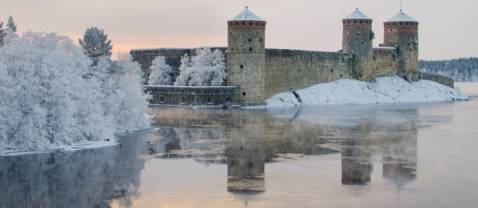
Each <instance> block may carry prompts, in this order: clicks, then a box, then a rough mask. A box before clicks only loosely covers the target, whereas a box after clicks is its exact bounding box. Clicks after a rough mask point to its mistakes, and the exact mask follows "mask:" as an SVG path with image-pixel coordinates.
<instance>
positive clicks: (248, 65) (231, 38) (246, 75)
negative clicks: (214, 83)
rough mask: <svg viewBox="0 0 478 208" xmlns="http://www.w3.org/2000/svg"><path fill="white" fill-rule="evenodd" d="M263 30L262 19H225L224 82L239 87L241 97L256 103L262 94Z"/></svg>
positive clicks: (263, 96)
mask: <svg viewBox="0 0 478 208" xmlns="http://www.w3.org/2000/svg"><path fill="white" fill-rule="evenodd" d="M265 30H266V22H263V21H229V22H228V38H227V39H228V44H227V45H228V49H227V73H228V74H227V79H226V84H227V85H238V86H241V90H242V92H241V96H242V97H241V99H242V100H243V101H244V102H248V103H260V102H262V101H263V100H264V99H265V98H266V97H265V92H264V90H265V70H264V69H265Z"/></svg>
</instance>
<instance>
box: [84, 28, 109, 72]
mask: <svg viewBox="0 0 478 208" xmlns="http://www.w3.org/2000/svg"><path fill="white" fill-rule="evenodd" d="M79 42H80V46H81V47H82V48H83V51H84V53H85V54H86V55H87V56H88V57H90V58H91V59H92V60H93V65H96V64H97V63H98V60H99V59H100V58H101V57H105V58H107V59H110V58H111V49H113V45H112V44H111V40H108V35H107V34H105V32H104V31H103V30H102V29H99V28H97V27H91V28H88V29H87V30H86V32H85V34H84V35H83V39H80V40H79Z"/></svg>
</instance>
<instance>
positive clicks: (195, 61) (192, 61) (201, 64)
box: [175, 48, 226, 86]
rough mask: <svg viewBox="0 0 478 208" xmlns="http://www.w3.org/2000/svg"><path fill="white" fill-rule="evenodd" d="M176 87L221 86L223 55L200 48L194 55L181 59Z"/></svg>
mask: <svg viewBox="0 0 478 208" xmlns="http://www.w3.org/2000/svg"><path fill="white" fill-rule="evenodd" d="M179 71H180V72H179V76H178V78H177V79H176V82H175V85H177V86H221V85H223V84H224V79H225V78H226V64H225V61H224V54H223V53H222V52H221V51H220V50H214V51H211V49H209V48H202V49H198V50H197V51H196V55H195V56H193V57H191V58H189V57H188V56H184V57H183V58H182V59H181V66H180V68H179Z"/></svg>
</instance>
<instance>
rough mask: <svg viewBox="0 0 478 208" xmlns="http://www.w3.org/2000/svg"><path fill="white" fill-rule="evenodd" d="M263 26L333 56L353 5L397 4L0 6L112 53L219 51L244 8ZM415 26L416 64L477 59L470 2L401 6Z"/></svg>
mask: <svg viewBox="0 0 478 208" xmlns="http://www.w3.org/2000/svg"><path fill="white" fill-rule="evenodd" d="M246 4H247V5H249V7H250V9H251V10H252V11H253V12H254V13H256V14H257V15H258V16H260V17H262V18H264V19H266V20H267V21H268V25H267V33H266V46H267V47H268V48H290V49H305V50H323V51H336V50H338V49H340V48H341V37H342V25H341V19H342V18H343V17H345V16H347V15H348V14H350V13H351V12H352V11H353V10H354V8H355V7H356V6H358V7H360V9H361V10H362V11H363V12H364V13H365V14H366V15H368V16H369V17H372V18H373V19H374V24H373V26H374V31H375V33H376V39H375V42H374V44H375V45H378V44H379V43H380V42H382V41H383V31H382V30H383V24H382V22H383V21H385V20H387V19H388V18H390V17H391V16H393V15H394V14H396V13H397V12H398V10H399V5H400V3H399V0H0V19H1V20H3V21H6V19H7V17H8V16H9V15H13V16H14V17H15V19H16V22H17V24H18V28H19V31H20V32H24V31H27V30H31V31H35V32H57V33H59V34H62V35H68V36H70V37H72V38H73V39H75V40H77V39H78V38H79V37H80V36H81V35H82V33H83V32H84V30H85V29H86V28H87V27H89V26H99V27H101V28H103V29H105V30H106V32H107V33H108V34H109V36H110V39H112V41H113V44H114V50H115V51H123V52H127V51H129V50H130V49H131V48H157V47H198V46H225V45H226V40H227V36H226V34H227V32H226V30H227V27H226V21H227V20H228V19H230V18H232V17H234V16H235V15H236V14H238V13H240V12H241V11H242V10H243V9H244V6H245V5H246ZM404 9H405V12H406V13H408V14H409V15H410V16H412V17H414V18H416V19H418V20H419V21H420V52H421V53H420V56H421V57H420V58H422V59H443V58H454V57H463V56H478V24H477V23H476V21H478V12H477V11H476V10H477V9H478V1H477V0H453V1H451V0H413V1H412V0H404Z"/></svg>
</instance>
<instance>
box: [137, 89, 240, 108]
mask: <svg viewBox="0 0 478 208" xmlns="http://www.w3.org/2000/svg"><path fill="white" fill-rule="evenodd" d="M145 89H146V91H147V92H148V93H149V94H150V95H151V96H152V97H151V99H150V101H149V103H150V104H153V105H190V106H197V105H205V106H208V105H209V106H221V105H224V104H226V103H229V104H240V103H241V102H240V88H239V87H238V86H211V87H180V86H163V85H146V86H145Z"/></svg>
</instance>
